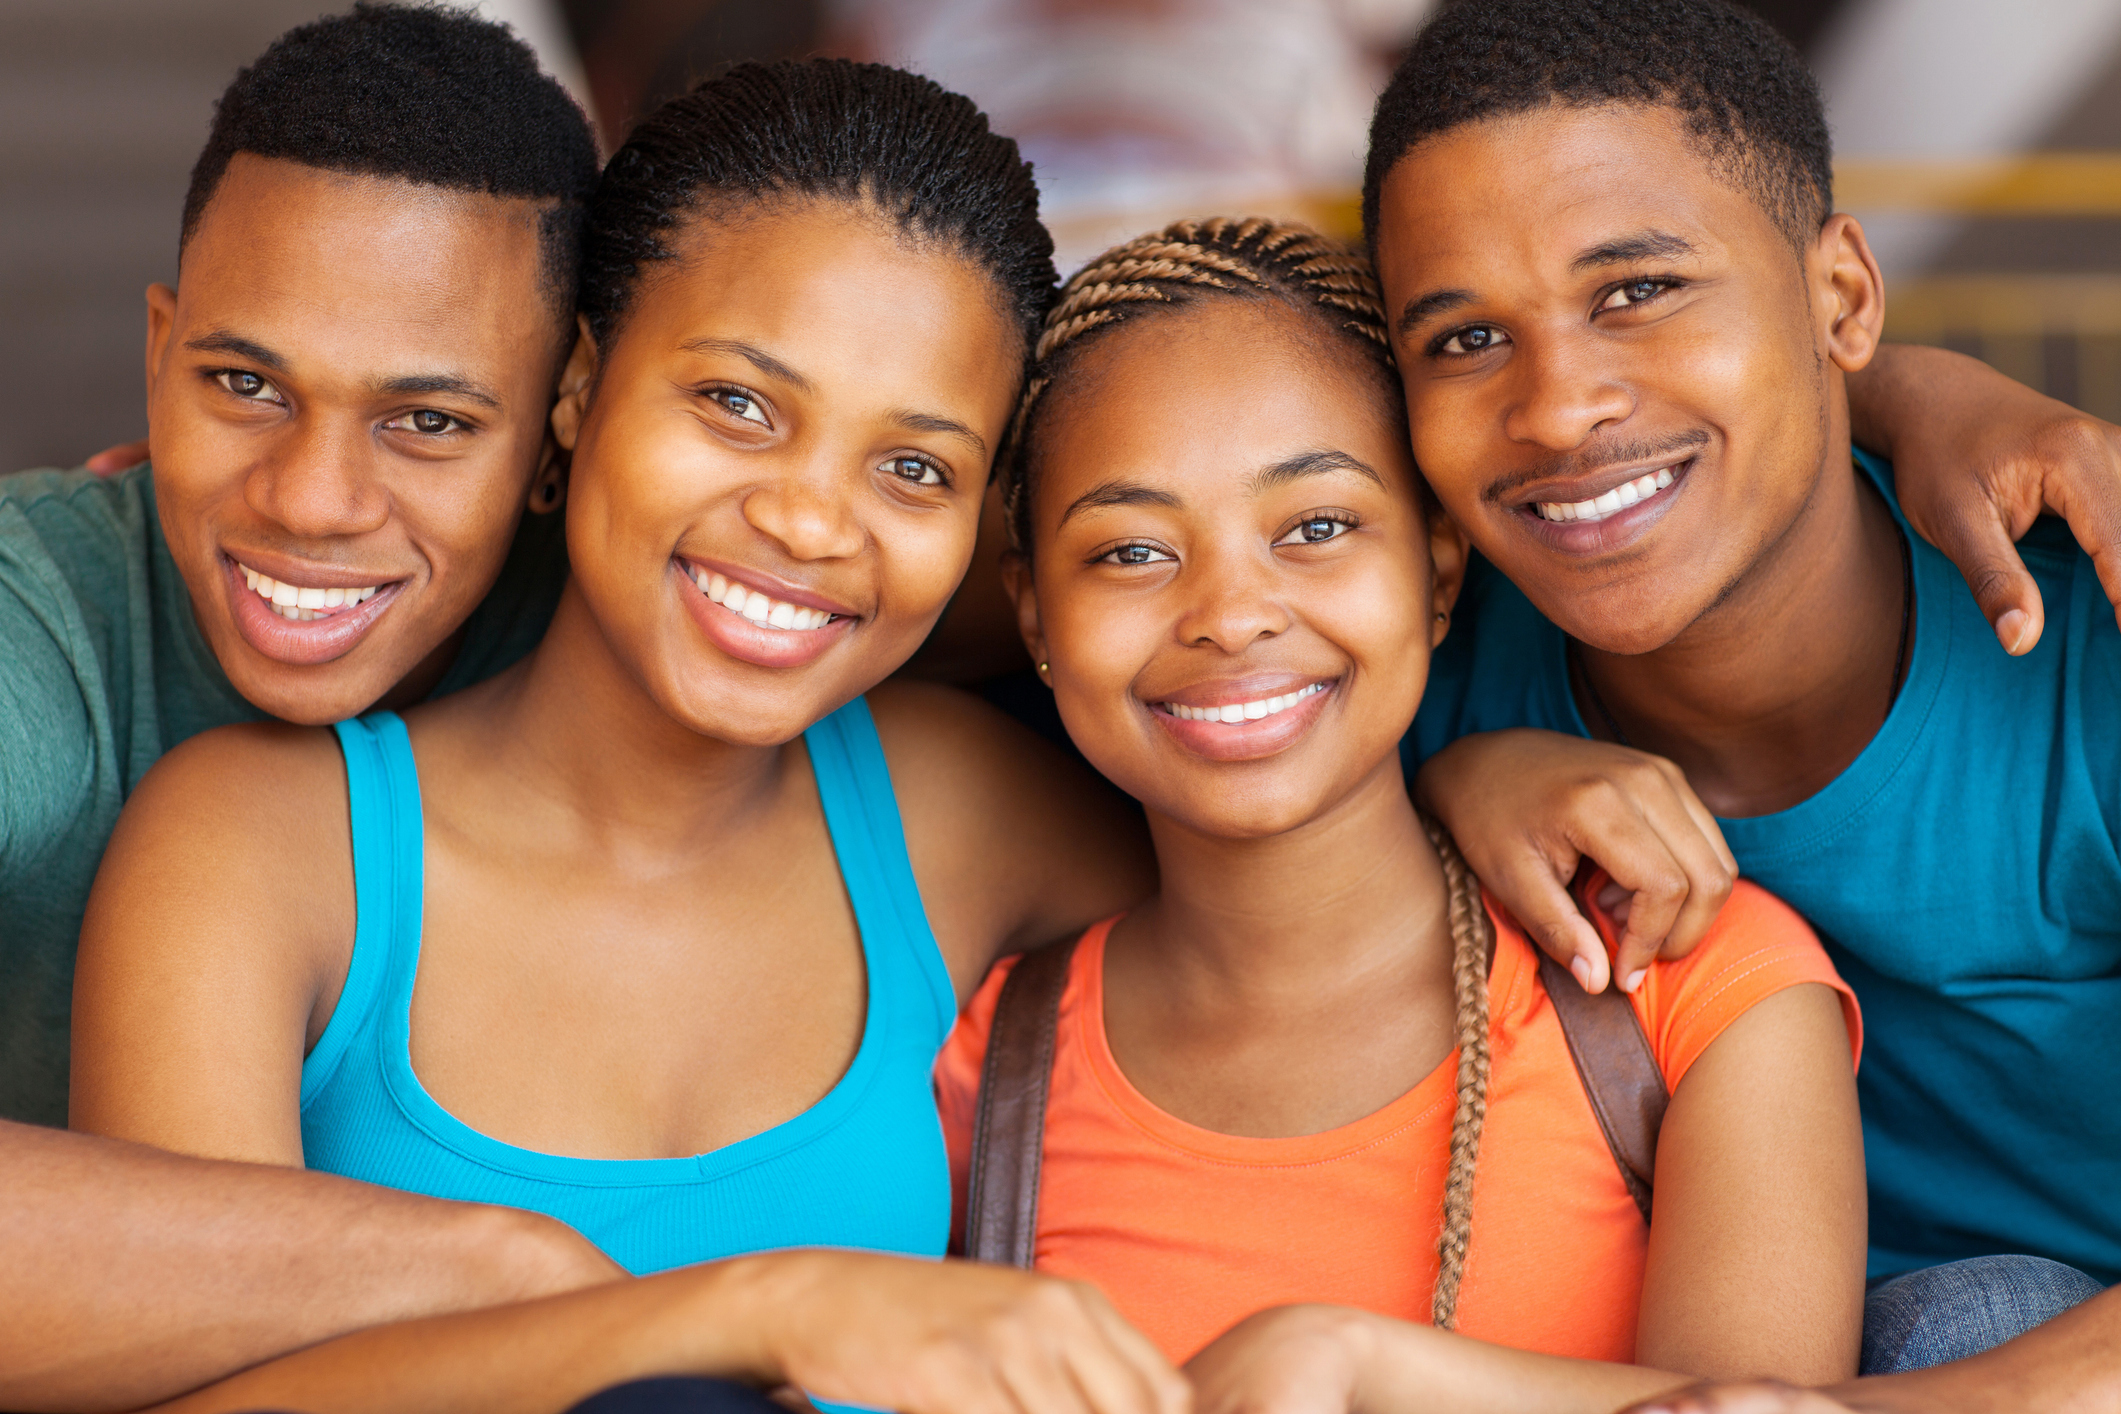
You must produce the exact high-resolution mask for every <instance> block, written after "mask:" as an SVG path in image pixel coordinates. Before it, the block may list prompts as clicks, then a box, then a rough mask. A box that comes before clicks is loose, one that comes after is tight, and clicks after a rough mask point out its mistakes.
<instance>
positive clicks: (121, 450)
mask: <svg viewBox="0 0 2121 1414" xmlns="http://www.w3.org/2000/svg"><path fill="white" fill-rule="evenodd" d="M146 460H147V439H146V438H144V437H143V438H141V439H140V440H139V441H137V442H126V443H123V444H122V445H120V446H116V447H106V448H104V449H103V450H102V451H100V452H98V453H96V454H95V455H94V456H92V457H90V458H89V459H88V463H87V465H88V469H89V470H90V471H92V472H94V473H95V474H96V475H97V476H115V475H117V474H118V473H119V472H121V471H123V470H125V469H126V468H127V467H132V466H138V465H139V464H140V463H141V462H144V461H146Z"/></svg>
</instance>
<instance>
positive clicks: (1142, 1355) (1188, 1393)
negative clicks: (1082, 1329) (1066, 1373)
mask: <svg viewBox="0 0 2121 1414" xmlns="http://www.w3.org/2000/svg"><path fill="white" fill-rule="evenodd" d="M1073 1289H1074V1291H1075V1294H1076V1296H1077V1299H1078V1300H1080V1301H1081V1302H1082V1303H1083V1306H1084V1308H1085V1311H1086V1313H1087V1315H1088V1316H1089V1319H1090V1323H1091V1325H1092V1327H1093V1328H1094V1329H1095V1332H1096V1334H1097V1336H1098V1337H1099V1339H1100V1341H1101V1342H1102V1344H1103V1345H1104V1346H1105V1347H1107V1348H1108V1349H1109V1350H1110V1352H1111V1353H1112V1355H1113V1356H1115V1357H1117V1358H1115V1359H1110V1360H1105V1359H1095V1360H1085V1361H1081V1362H1079V1363H1078V1365H1077V1368H1076V1370H1075V1377H1076V1381H1077V1383H1078V1384H1079V1385H1080V1386H1081V1388H1082V1391H1083V1394H1084V1397H1085V1398H1086V1399H1088V1401H1089V1403H1090V1407H1091V1408H1092V1409H1095V1410H1098V1411H1100V1414H1189V1411H1190V1410H1191V1409H1192V1407H1193V1386H1192V1385H1191V1384H1189V1383H1187V1381H1186V1377H1185V1376H1183V1375H1181V1374H1180V1373H1179V1372H1178V1371H1177V1370H1175V1369H1173V1368H1172V1366H1171V1362H1170V1361H1168V1360H1166V1359H1165V1358H1164V1356H1163V1352H1162V1351H1160V1350H1158V1349H1157V1348H1156V1347H1155V1346H1154V1345H1153V1344H1151V1343H1150V1341H1149V1338H1148V1337H1147V1336H1145V1335H1143V1334H1142V1333H1141V1332H1140V1331H1138V1330H1136V1329H1135V1328H1134V1327H1133V1326H1131V1325H1129V1324H1128V1323H1127V1322H1126V1321H1125V1320H1124V1319H1122V1318H1121V1316H1120V1314H1119V1312H1117V1311H1115V1310H1113V1309H1112V1305H1111V1303H1110V1302H1108V1301H1106V1300H1105V1298H1104V1296H1103V1295H1102V1294H1101V1293H1099V1292H1098V1291H1097V1290H1096V1289H1095V1288H1094V1287H1087V1286H1076V1287H1074V1288H1073Z"/></svg>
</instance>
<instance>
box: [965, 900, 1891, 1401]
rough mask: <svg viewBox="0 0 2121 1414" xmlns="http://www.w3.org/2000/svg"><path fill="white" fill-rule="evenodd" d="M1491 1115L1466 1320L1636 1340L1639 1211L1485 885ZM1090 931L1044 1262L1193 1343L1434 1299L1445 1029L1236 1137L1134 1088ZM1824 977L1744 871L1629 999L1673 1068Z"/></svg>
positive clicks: (1052, 1174) (1076, 965) (1080, 966)
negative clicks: (1352, 1094) (1314, 1310)
mask: <svg viewBox="0 0 2121 1414" xmlns="http://www.w3.org/2000/svg"><path fill="white" fill-rule="evenodd" d="M1488 911H1489V914H1490V915H1491V916H1492V917H1493V918H1494V919H1495V931H1496V946H1495V960H1494V966H1493V968H1492V970H1491V971H1490V973H1489V983H1488V986H1489V1005H1490V1009H1491V1018H1492V1026H1493V1031H1492V1035H1493V1038H1494V1041H1493V1054H1494V1059H1493V1065H1492V1068H1491V1071H1490V1082H1489V1084H1490V1088H1489V1093H1488V1117H1487V1125H1486V1128H1485V1130H1484V1131H1483V1134H1482V1138H1481V1145H1480V1166H1479V1169H1478V1170H1477V1174H1476V1177H1475V1180H1474V1188H1473V1242H1472V1249H1471V1256H1470V1259H1469V1261H1468V1263H1467V1268H1466V1276H1465V1284H1464V1286H1463V1287H1462V1288H1461V1289H1460V1295H1459V1301H1458V1328H1459V1329H1460V1330H1461V1331H1464V1332H1465V1333H1466V1334H1468V1335H1473V1336H1479V1337H1481V1338H1483V1339H1486V1340H1492V1341H1495V1342H1498V1343H1501V1344H1506V1345H1511V1346H1515V1347H1518V1348H1520V1349H1525V1350H1538V1351H1545V1352H1548V1353H1551V1354H1556V1355H1572V1356H1580V1357H1583V1358H1586V1359H1596V1360H1620V1361H1626V1360H1630V1359H1631V1358H1632V1357H1633V1354H1634V1348H1635V1318H1636V1310H1637V1307H1638V1306H1639V1305H1640V1303H1641V1298H1642V1278H1643V1266H1644V1261H1645V1258H1646V1254H1647V1251H1648V1246H1649V1230H1648V1228H1647V1227H1646V1226H1645V1225H1644V1223H1643V1221H1642V1216H1641V1214H1640V1212H1638V1211H1637V1209H1636V1207H1635V1203H1634V1200H1633V1199H1631V1198H1630V1197H1629V1196H1628V1191H1627V1189H1626V1187H1625V1186H1624V1185H1623V1184H1622V1182H1621V1178H1620V1170H1619V1169H1618V1168H1617V1167H1616V1166H1615V1164H1614V1162H1613V1155H1612V1151H1611V1150H1610V1149H1608V1148H1607V1147H1606V1142H1605V1138H1604V1136H1603V1134H1602V1133H1601V1132H1600V1131H1599V1128H1598V1121H1597V1120H1596V1119H1595V1118H1594V1117H1593V1115H1592V1113H1591V1106H1590V1101H1589V1099H1588V1098H1587V1097H1586V1095H1585V1094H1584V1090H1583V1083H1582V1080H1581V1079H1580V1078H1579V1077H1578V1075H1577V1073H1576V1067H1575V1064H1574V1063H1573V1062H1572V1061H1571V1060H1570V1059H1569V1052H1568V1046H1567V1042H1566V1041H1565V1040H1564V1038H1563V1036H1562V1031H1561V1023H1560V1022H1559V1021H1558V1020H1556V1019H1555V1015H1554V1009H1553V1006H1552V1005H1551V1004H1550V1003H1549V1002H1548V1000H1547V995H1546V990H1545V988H1544V987H1543V986H1542V985H1541V983H1540V980H1539V963H1538V957H1537V954H1535V953H1534V952H1533V946H1532V944H1531V943H1530V942H1529V941H1527V940H1526V938H1525V936H1524V934H1523V933H1522V932H1521V931H1519V930H1518V928H1517V927H1516V926H1515V924H1514V923H1512V922H1511V920H1510V919H1509V917H1508V916H1507V915H1506V914H1504V913H1502V912H1501V911H1500V910H1499V909H1497V908H1496V907H1495V906H1494V905H1493V904H1492V902H1491V903H1490V905H1489V909H1488ZM1111 928H1112V921H1107V922H1104V923H1100V924H1098V925H1097V926H1096V927H1094V928H1092V929H1090V930H1089V931H1088V932H1087V933H1085V934H1084V935H1083V940H1082V943H1081V945H1080V946H1078V947H1077V948H1076V951H1075V956H1074V958H1073V960H1072V962H1071V965H1070V971H1069V977H1068V982H1067V988H1066V990H1065V992H1064V993H1063V994H1062V997H1061V1007H1060V1031H1059V1034H1058V1037H1057V1039H1056V1045H1055V1053H1054V1061H1053V1089H1052V1092H1051V1096H1050V1098H1049V1100H1048V1107H1047V1110H1046V1143H1045V1162H1044V1167H1043V1170H1042V1174H1041V1185H1042V1186H1041V1190H1040V1197H1039V1209H1038V1237H1037V1264H1038V1267H1039V1269H1040V1270H1042V1271H1047V1272H1052V1273H1055V1274H1057V1275H1061V1276H1067V1277H1074V1278H1078V1279H1081V1280H1085V1281H1089V1282H1091V1283H1093V1284H1095V1285H1096V1286H1098V1287H1099V1288H1101V1289H1102V1290H1103V1291H1104V1292H1105V1294H1106V1295H1107V1296H1108V1297H1109V1298H1110V1299H1111V1301H1112V1303H1113V1304H1114V1305H1115V1306H1116V1307H1118V1309H1119V1311H1120V1313H1121V1314H1122V1315H1124V1316H1125V1317H1126V1318H1127V1319H1128V1320H1130V1321H1132V1322H1133V1323H1134V1324H1135V1325H1136V1326H1137V1327H1138V1328H1139V1329H1140V1330H1141V1331H1142V1332H1143V1334H1145V1335H1147V1336H1148V1337H1149V1338H1150V1339H1151V1340H1153V1341H1154V1342H1156V1344H1157V1346H1158V1347H1159V1348H1161V1349H1162V1350H1163V1352H1164V1353H1165V1354H1166V1355H1167V1356H1169V1357H1170V1358H1171V1359H1173V1360H1175V1361H1182V1360H1184V1359H1186V1358H1188V1357H1190V1356H1191V1355H1192V1354H1193V1353H1194V1352H1195V1351H1197V1350H1199V1349H1200V1348H1201V1347H1202V1346H1203V1345H1205V1344H1207V1343H1208V1342H1209V1341H1210V1340H1213V1339H1214V1338H1215V1337H1216V1336H1217V1335H1220V1334H1221V1333H1222V1332H1223V1331H1224V1330H1226V1329H1228V1328H1229V1327H1230V1326H1231V1325H1232V1324H1234V1323H1235V1322H1237V1321H1239V1320H1241V1319H1242V1318H1244V1317H1245V1316H1248V1315H1250V1314H1252V1313H1253V1312H1254V1311H1258V1310H1261V1309H1263V1308H1265V1307H1268V1306H1277V1305H1281V1304H1284V1303H1286V1302H1292V1301H1322V1302H1331V1303H1334V1304H1336V1305H1344V1306H1356V1307H1361V1308H1363V1309H1366V1310H1370V1311H1376V1312H1381V1313H1383V1314H1385V1315H1389V1316H1397V1317H1399V1318H1401V1319H1404V1320H1409V1321H1419V1322H1424V1323H1425V1322H1426V1321H1427V1320H1428V1317H1429V1299H1430V1293H1431V1291H1432V1289H1433V1287H1434V1285H1435V1281H1436V1260H1437V1259H1436V1238H1437V1234H1438V1233H1439V1232H1440V1231H1441V1230H1442V1221H1443V1220H1442V1212H1443V1179H1444V1168H1445V1164H1446V1160H1447V1157H1448V1153H1449V1145H1450V1128H1451V1116H1452V1108H1453V1099H1454V1089H1453V1086H1454V1081H1455V1071H1456V1066H1457V1056H1456V1054H1455V1052H1454V1053H1453V1055H1452V1056H1450V1057H1449V1058H1447V1059H1446V1060H1445V1061H1444V1062H1443V1064H1441V1065H1439V1066H1438V1067H1437V1068H1436V1069H1435V1071H1433V1072H1432V1073H1431V1074H1430V1075H1428V1076H1427V1077H1426V1078H1425V1079H1423V1080H1422V1082H1421V1083H1420V1084H1419V1085H1417V1086H1415V1087H1414V1089H1412V1090H1411V1091H1409V1092H1408V1093H1407V1094H1405V1095H1402V1096H1401V1097H1400V1098H1399V1099H1397V1100H1395V1101H1393V1102H1392V1103H1391V1104H1389V1105H1387V1106H1385V1107H1384V1108H1383V1109H1381V1110H1379V1111H1377V1112H1376V1113H1375V1114H1372V1115H1370V1116H1368V1117H1367V1118H1365V1119H1360V1120H1357V1121H1356V1122H1355V1123H1353V1124H1349V1125H1345V1126H1343V1127H1341V1128H1339V1129H1334V1130H1330V1131H1328V1132H1326V1133H1324V1134H1311V1135H1304V1136H1301V1137H1297V1138H1277V1139H1259V1138H1241V1137H1237V1136H1233V1135H1227V1134H1216V1133H1213V1132H1211V1131H1209V1130H1205V1129H1201V1128H1198V1127H1196V1126H1194V1125H1191V1124H1187V1123H1186V1122H1185V1121H1183V1120H1180V1119H1178V1118H1176V1117H1174V1116H1172V1115H1170V1114H1167V1113H1165V1112H1164V1111H1162V1110H1160V1109H1158V1108H1157V1107H1156V1106H1155V1105H1153V1104H1151V1103H1150V1102H1149V1101H1148V1100H1147V1099H1145V1098H1144V1097H1143V1096H1142V1095H1141V1093H1140V1092H1139V1091H1137V1090H1136V1089H1135V1088H1134V1087H1133V1085H1131V1084H1130V1083H1128V1081H1127V1078H1126V1076H1124V1075H1122V1074H1121V1073H1120V1069H1119V1066H1118V1065H1117V1064H1116V1063H1115V1062H1114V1060H1113V1058H1112V1051H1111V1048H1110V1047H1109V1046H1108V1045H1107V1044H1106V1039H1105V1028H1104V960H1105V937H1106V935H1107V934H1108V933H1109V932H1110V931H1111ZM1013 961H1014V960H1013V959H1011V960H1008V961H1004V962H1003V963H1001V964H1000V965H998V966H997V967H996V968H995V969H994V971H993V973H992V974H990V975H989V976H988V978H987V980H986V981H985V982H984V983H983V984H982V985H981V987H980V990H979V992H978V994H977V995H976V996H975V997H974V998H973V999H972V1005H971V1006H970V1008H968V1009H967V1011H966V1014H965V1016H964V1018H963V1019H962V1020H961V1021H960V1022H959V1023H958V1027H957V1030H956V1031H955V1032H954V1033H953V1034H952V1036H951V1038H950V1041H949V1044H948V1045H947V1046H946V1047H945V1048H944V1050H943V1054H942V1057H941V1059H940V1061H939V1062H938V1064H937V1069H936V1087H937V1094H938V1098H939V1101H940V1103H941V1107H942V1114H943V1126H944V1130H945V1132H946V1134H947V1135H948V1138H949V1143H950V1157H951V1167H952V1172H953V1175H954V1176H955V1178H956V1180H957V1183H956V1192H957V1193H958V1195H959V1199H958V1201H959V1221H960V1223H962V1216H963V1194H964V1191H965V1183H964V1179H965V1175H966V1172H967V1169H968V1167H969V1157H970V1152H971V1148H972V1120H973V1112H974V1107H975V1104H976V1101H977V1098H978V1093H979V1077H980V1063H981V1060H982V1058H983V1057H984V1055H985V1053H986V1045H987V1032H988V1028H989V1027H990V1026H991V1025H992V1023H993V1018H994V1005H995V999H996V996H997V995H998V993H999V992H1000V990H1001V983H1002V979H1003V978H1004V976H1006V975H1007V972H1008V969H1009V967H1010V966H1011V965H1012V964H1013ZM1806 982H1821V983H1825V984H1826V985H1827V986H1830V987H1832V988H1834V989H1835V990H1836V991H1837V992H1839V993H1840V994H1841V1002H1842V1008H1843V1011H1844V1012H1845V1014H1846V1016H1847V1020H1848V1027H1849V1042H1850V1045H1851V1047H1852V1048H1857V1047H1860V1046H1861V1043H1862V1027H1861V1021H1860V1020H1859V1018H1858V1014H1857V1010H1856V1000H1855V996H1854V994H1853V993H1851V992H1850V991H1849V989H1848V986H1847V984H1846V983H1844V982H1843V981H1842V980H1841V978H1840V976H1839V975H1837V974H1836V973H1835V971H1834V967H1833V964H1832V963H1830V962H1829V961H1828V960H1827V957H1826V953H1825V952H1824V951H1823V950H1822V949H1821V948H1820V946H1819V942H1818V939H1816V938H1815V937H1814V936H1813V935H1812V931H1811V929H1810V928H1808V927H1806V926H1805V923H1804V920H1803V919H1801V918H1799V917H1798V916H1797V915H1796V913H1794V912H1793V911H1792V910H1791V909H1790V908H1789V907H1787V906H1786V905H1784V904H1783V903H1781V902H1780V901H1778V900H1777V899H1775V898H1773V897H1772V896H1770V895H1769V894H1767V893H1766V892H1764V891H1763V890H1761V889H1758V888H1756V887H1754V886H1753V885H1751V884H1747V883H1740V884H1739V885H1738V887H1737V890H1736V891H1735V892H1734V893H1733V894H1732V896H1731V899H1730V902H1729V903H1727V904H1726V905H1725V906H1724V910H1723V914H1722V916H1721V917H1720V918H1719V919H1718V920H1717V922H1716V924H1715V926H1714V927H1713V928H1712V929H1711V930H1710V933H1709V936H1708V937H1707V938H1706V939H1705V940H1704V941H1703V942H1702V944H1701V945H1700V946H1699V947H1697V948H1696V949H1695V950H1694V951H1693V953H1691V954H1690V955H1689V956H1687V957H1686V958H1685V959H1683V960H1681V961H1679V962H1671V963H1657V964H1654V965H1652V966H1651V968H1650V970H1649V976H1648V977H1647V978H1646V979H1645V980H1644V982H1643V985H1642V986H1641V987H1640V988H1639V989H1638V990H1637V992H1636V993H1635V996H1634V998H1633V1001H1634V1005H1635V1011H1636V1015H1637V1016H1639V1017H1640V1018H1641V1019H1642V1024H1643V1030H1644V1031H1645V1032H1646V1033H1647V1034H1648V1036H1649V1038H1650V1044H1651V1047H1652V1049H1653V1050H1654V1051H1655V1053H1656V1056H1657V1061H1658V1064H1659V1066H1660V1067H1661V1068H1662V1069H1663V1071H1664V1076H1665V1082H1666V1084H1667V1085H1668V1086H1670V1087H1672V1088H1673V1089H1674V1090H1676V1089H1677V1088H1678V1085H1679V1082H1680V1079H1681V1078H1682V1077H1683V1076H1684V1075H1685V1074H1686V1071H1687V1067H1688V1066H1690V1065H1692V1064H1693V1063H1694V1061H1695V1059H1696V1058H1697V1057H1699V1056H1700V1055H1701V1053H1702V1052H1703V1051H1704V1050H1706V1049H1707V1048H1708V1045H1709V1043H1710V1042H1712V1041H1714V1040H1715V1039H1716V1037H1717V1036H1718V1035H1719V1034H1720V1033H1721V1032H1722V1030H1723V1028H1724V1027H1726V1026H1728V1025H1730V1024H1731V1022H1732V1021H1733V1020H1735V1019H1736V1018H1737V1017H1739V1016H1740V1015H1742V1014H1743V1013H1744V1012H1745V1010H1746V1009H1747V1008H1748V1007H1750V1006H1752V1005H1753V1004H1754V1003H1756V1002H1759V1001H1760V1000H1762V999H1763V998H1765V997H1767V996H1769V995H1771V994H1773V993H1775V992H1778V991H1781V990H1782V989H1783V988H1785V987H1793V986H1797V985H1799V984H1800V983H1806Z"/></svg>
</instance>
